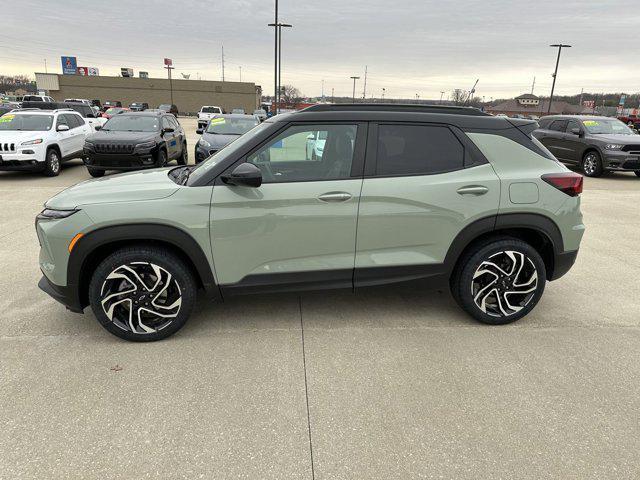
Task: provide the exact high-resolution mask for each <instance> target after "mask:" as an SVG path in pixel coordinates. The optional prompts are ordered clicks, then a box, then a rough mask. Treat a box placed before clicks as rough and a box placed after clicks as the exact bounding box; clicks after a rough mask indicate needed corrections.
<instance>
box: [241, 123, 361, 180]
mask: <svg viewBox="0 0 640 480" xmlns="http://www.w3.org/2000/svg"><path fill="white" fill-rule="evenodd" d="M357 132H358V126H357V125H315V126H311V125H309V126H308V125H304V126H302V125H296V126H292V127H289V128H288V129H286V130H285V131H284V132H283V133H281V134H280V135H278V136H277V137H276V138H275V139H273V140H271V141H270V142H269V143H268V144H267V145H266V146H264V147H262V148H261V149H259V150H258V151H257V152H254V153H253V154H251V155H249V157H248V158H247V162H249V163H253V164H254V165H256V166H257V167H258V168H260V170H261V171H262V176H263V182H264V183H279V182H305V181H322V180H340V179H346V178H349V177H350V176H351V165H352V163H353V154H354V150H355V142H356V134H357Z"/></svg>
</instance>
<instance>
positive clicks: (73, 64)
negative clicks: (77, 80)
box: [60, 57, 78, 75]
mask: <svg viewBox="0 0 640 480" xmlns="http://www.w3.org/2000/svg"><path fill="white" fill-rule="evenodd" d="M60 60H61V61H62V73H63V74H64V75H75V74H76V73H77V70H78V61H77V60H76V57H60Z"/></svg>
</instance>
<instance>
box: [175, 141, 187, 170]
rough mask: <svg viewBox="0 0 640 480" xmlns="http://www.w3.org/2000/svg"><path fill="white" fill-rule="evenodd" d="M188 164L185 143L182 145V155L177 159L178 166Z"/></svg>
mask: <svg viewBox="0 0 640 480" xmlns="http://www.w3.org/2000/svg"><path fill="white" fill-rule="evenodd" d="M187 163H189V152H188V150H187V142H183V143H182V153H181V154H180V156H179V157H178V165H186V164H187Z"/></svg>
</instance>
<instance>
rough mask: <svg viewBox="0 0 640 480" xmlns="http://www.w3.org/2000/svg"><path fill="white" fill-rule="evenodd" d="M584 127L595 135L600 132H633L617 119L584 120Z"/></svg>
mask: <svg viewBox="0 0 640 480" xmlns="http://www.w3.org/2000/svg"><path fill="white" fill-rule="evenodd" d="M582 123H584V126H585V128H586V129H587V131H588V132H589V133H592V134H595V135H601V134H609V135H611V134H615V135H633V132H632V131H631V129H629V127H627V126H626V125H625V124H624V123H622V122H621V121H620V120H617V119H614V118H612V119H610V120H609V119H602V120H584V121H583V122H582Z"/></svg>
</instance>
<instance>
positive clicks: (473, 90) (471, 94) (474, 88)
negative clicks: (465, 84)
mask: <svg viewBox="0 0 640 480" xmlns="http://www.w3.org/2000/svg"><path fill="white" fill-rule="evenodd" d="M479 81H480V79H479V78H478V79H476V83H474V84H473V87H471V90H469V95H467V100H466V101H465V102H464V103H463V104H462V105H466V104H467V102H468V101H469V100H471V99H472V98H473V94H474V93H476V85H478V82H479Z"/></svg>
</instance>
